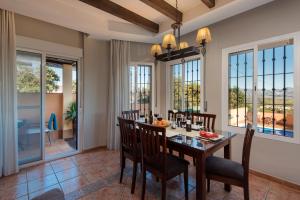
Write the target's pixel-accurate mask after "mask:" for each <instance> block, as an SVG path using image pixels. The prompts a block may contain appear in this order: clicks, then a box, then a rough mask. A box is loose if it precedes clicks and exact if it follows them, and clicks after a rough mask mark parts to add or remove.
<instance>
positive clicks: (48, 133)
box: [47, 132, 51, 144]
mask: <svg viewBox="0 0 300 200" xmlns="http://www.w3.org/2000/svg"><path fill="white" fill-rule="evenodd" d="M47 135H48V140H49V143H50V144H51V138H50V132H47Z"/></svg>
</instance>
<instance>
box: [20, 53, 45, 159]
mask: <svg viewBox="0 0 300 200" xmlns="http://www.w3.org/2000/svg"><path fill="white" fill-rule="evenodd" d="M16 64H17V99H18V100H17V111H18V113H17V114H18V121H17V123H18V151H19V164H20V165H22V164H27V163H31V162H35V161H39V160H42V157H43V156H42V155H43V153H42V138H43V137H42V131H43V130H42V126H44V125H43V123H42V78H41V77H42V54H39V53H32V52H25V51H17V60H16Z"/></svg>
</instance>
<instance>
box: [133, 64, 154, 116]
mask: <svg viewBox="0 0 300 200" xmlns="http://www.w3.org/2000/svg"><path fill="white" fill-rule="evenodd" d="M139 65H142V66H143V65H148V66H151V108H150V110H152V112H154V111H155V110H156V109H157V108H155V93H156V92H155V91H156V83H155V76H156V74H155V65H154V63H151V62H130V63H129V66H128V108H129V110H130V71H129V70H130V67H132V66H134V67H135V68H136V67H137V66H139ZM135 85H136V82H135Z"/></svg>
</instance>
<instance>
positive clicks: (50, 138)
mask: <svg viewBox="0 0 300 200" xmlns="http://www.w3.org/2000/svg"><path fill="white" fill-rule="evenodd" d="M77 77H78V76H77V62H76V61H73V60H67V59H60V58H57V57H46V77H45V79H46V97H45V118H46V120H48V123H47V129H46V131H45V138H44V139H45V159H46V160H49V159H54V158H57V157H59V156H60V155H65V154H67V153H71V152H74V151H76V150H77V147H78V141H77V138H78V137H77V135H78V133H77V130H78V128H77V127H78V124H77V121H78V119H77V113H78V112H77V96H78V95H77V83H78V81H77V80H78V79H77Z"/></svg>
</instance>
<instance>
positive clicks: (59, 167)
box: [51, 160, 77, 173]
mask: <svg viewBox="0 0 300 200" xmlns="http://www.w3.org/2000/svg"><path fill="white" fill-rule="evenodd" d="M51 165H52V168H53V171H54V172H55V173H56V172H60V171H64V170H67V169H71V168H74V167H77V166H76V165H75V164H74V163H73V161H71V160H65V161H62V162H58V163H57V162H56V163H53V164H52V163H51Z"/></svg>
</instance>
